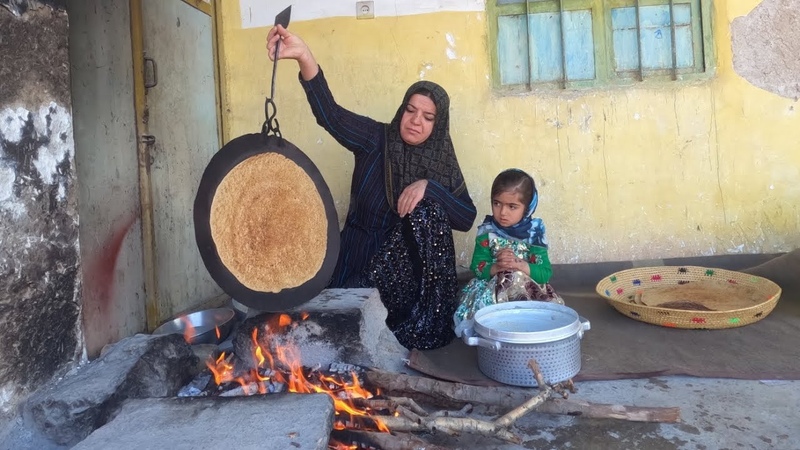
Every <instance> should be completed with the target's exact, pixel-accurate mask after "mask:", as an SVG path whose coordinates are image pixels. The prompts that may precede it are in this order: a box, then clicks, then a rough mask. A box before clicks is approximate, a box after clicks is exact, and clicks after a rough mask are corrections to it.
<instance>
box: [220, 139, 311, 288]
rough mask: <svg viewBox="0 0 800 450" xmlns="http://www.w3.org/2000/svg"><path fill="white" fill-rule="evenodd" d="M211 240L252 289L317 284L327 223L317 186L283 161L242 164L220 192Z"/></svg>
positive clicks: (260, 158)
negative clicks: (314, 278)
mask: <svg viewBox="0 0 800 450" xmlns="http://www.w3.org/2000/svg"><path fill="white" fill-rule="evenodd" d="M210 225H211V237H212V239H213V240H214V244H215V245H216V247H217V253H218V254H219V257H220V260H221V261H222V263H223V264H224V265H225V267H227V269H228V270H229V271H230V272H231V273H232V274H233V276H235V277H236V279H237V280H239V282H240V283H242V284H243V285H244V286H246V287H247V288H249V289H252V290H254V291H260V292H280V291H281V290H283V289H288V288H293V287H297V286H300V285H302V284H303V283H305V282H307V281H308V280H310V279H312V278H313V277H314V276H315V275H316V274H317V272H319V270H320V267H322V262H323V260H324V258H325V251H326V246H327V220H326V216H325V207H324V205H323V203H322V198H321V197H320V195H319V193H318V191H317V188H316V186H315V185H314V182H313V180H311V178H310V177H309V176H308V174H306V172H305V171H304V170H303V169H302V168H301V167H299V166H298V165H297V164H295V163H294V162H293V161H291V160H290V159H289V158H286V157H285V156H283V155H280V154H278V153H272V152H268V153H261V154H257V155H255V156H251V157H250V158H248V159H246V160H244V161H242V162H241V163H239V164H238V165H236V167H234V168H233V169H232V170H230V171H229V172H228V173H227V174H226V175H225V178H223V180H222V181H221V182H220V183H219V185H218V186H217V190H216V192H215V194H214V199H213V201H212V203H211V217H210Z"/></svg>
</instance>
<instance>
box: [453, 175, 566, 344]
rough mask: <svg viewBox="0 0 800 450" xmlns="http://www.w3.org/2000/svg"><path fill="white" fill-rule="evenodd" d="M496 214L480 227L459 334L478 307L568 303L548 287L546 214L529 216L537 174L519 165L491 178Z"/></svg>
mask: <svg viewBox="0 0 800 450" xmlns="http://www.w3.org/2000/svg"><path fill="white" fill-rule="evenodd" d="M491 195H492V215H491V216H486V219H484V221H483V223H482V224H481V225H480V226H479V227H478V236H477V237H476V238H475V251H474V253H473V254H472V265H471V266H470V268H471V269H472V271H473V272H474V273H475V276H476V278H473V279H472V280H471V281H470V282H469V284H467V286H465V287H464V288H463V289H462V291H461V297H460V300H459V306H458V309H457V310H456V313H455V315H454V316H453V319H454V321H455V333H456V335H458V336H460V335H461V332H462V331H463V330H464V329H466V328H467V327H468V326H469V325H470V324H471V322H472V317H473V316H474V315H475V312H476V311H477V310H479V309H480V308H482V307H484V306H487V305H491V304H494V303H501V302H505V301H513V300H542V301H552V302H557V303H560V304H564V301H563V300H562V299H561V297H559V296H558V295H557V294H556V293H555V292H554V291H553V288H552V287H550V285H549V284H548V282H549V281H550V276H551V275H552V273H553V272H552V267H551V266H550V258H549V257H548V255H547V241H546V240H545V237H544V223H543V222H542V219H539V218H533V217H531V215H532V214H533V212H534V211H535V210H536V205H537V204H538V202H539V194H538V192H537V191H536V184H535V183H534V181H533V178H532V177H531V176H530V175H528V174H527V173H525V172H524V171H522V170H519V169H508V170H505V171H503V172H501V173H500V174H499V175H498V176H497V177H496V178H495V179H494V183H492V194H491Z"/></svg>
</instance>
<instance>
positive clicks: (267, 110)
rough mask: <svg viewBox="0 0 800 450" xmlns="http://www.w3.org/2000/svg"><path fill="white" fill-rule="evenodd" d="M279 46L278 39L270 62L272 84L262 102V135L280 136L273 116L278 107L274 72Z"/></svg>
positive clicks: (276, 112) (276, 121)
mask: <svg viewBox="0 0 800 450" xmlns="http://www.w3.org/2000/svg"><path fill="white" fill-rule="evenodd" d="M280 46H281V40H280V39H278V42H276V43H275V60H274V61H273V64H272V85H271V86H270V91H269V97H267V100H266V101H265V102H264V115H265V116H266V120H265V121H264V125H262V127H261V134H263V135H264V137H266V136H269V135H270V134H273V135H275V136H277V137H282V136H281V127H280V124H279V123H278V119H277V118H276V117H275V116H277V115H278V107H277V106H275V101H273V99H274V98H275V74H276V73H277V70H276V69H277V68H278V49H279V48H280Z"/></svg>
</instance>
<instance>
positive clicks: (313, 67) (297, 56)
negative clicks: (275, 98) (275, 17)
mask: <svg viewBox="0 0 800 450" xmlns="http://www.w3.org/2000/svg"><path fill="white" fill-rule="evenodd" d="M278 41H280V42H281V45H280V48H279V49H278V59H294V60H295V61H297V64H298V65H299V66H300V74H301V75H302V76H303V79H304V80H306V81H308V80H310V79H312V78H314V77H315V76H317V72H319V66H318V65H317V61H316V59H314V55H312V54H311V49H310V48H308V45H306V43H305V42H303V40H302V39H300V38H299V37H298V36H295V35H293V34H292V33H289V31H288V30H287V29H286V28H283V26H282V25H278V26H276V27H273V28H272V29H271V30H269V33H268V34H267V55H268V56H269V59H270V60H272V61H275V47H276V46H277V45H278Z"/></svg>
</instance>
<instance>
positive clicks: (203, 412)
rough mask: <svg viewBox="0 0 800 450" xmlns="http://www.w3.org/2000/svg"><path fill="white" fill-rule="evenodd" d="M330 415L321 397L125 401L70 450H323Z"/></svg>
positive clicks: (330, 405) (327, 399)
mask: <svg viewBox="0 0 800 450" xmlns="http://www.w3.org/2000/svg"><path fill="white" fill-rule="evenodd" d="M333 414H334V409H333V400H331V398H330V396H328V395H327V394H269V395H254V396H249V397H197V398H153V399H142V400H128V401H126V402H125V403H124V404H123V405H122V409H121V410H120V412H119V414H117V416H116V417H114V419H113V420H111V421H110V422H108V423H107V424H106V425H104V426H102V427H100V428H98V429H97V430H95V431H94V432H93V433H92V434H90V435H89V437H87V438H86V439H84V440H83V441H82V442H80V443H79V444H78V445H76V446H74V447H73V448H72V449H73V450H108V449H114V450H141V449H169V450H184V449H185V450H194V449H200V448H207V449H225V448H242V449H246V448H253V449H256V448H264V449H267V448H272V449H296V450H324V449H326V448H328V440H329V436H330V433H331V427H332V425H333Z"/></svg>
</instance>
